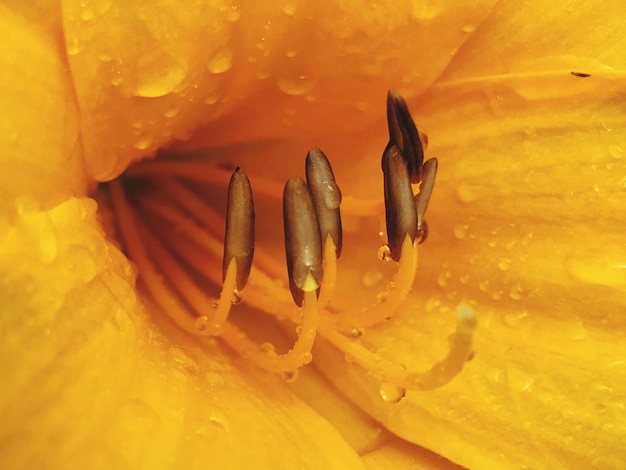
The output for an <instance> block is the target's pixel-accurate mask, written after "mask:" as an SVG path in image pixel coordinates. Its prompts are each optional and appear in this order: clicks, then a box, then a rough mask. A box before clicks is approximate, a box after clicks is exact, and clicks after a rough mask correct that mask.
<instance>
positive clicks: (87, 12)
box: [80, 7, 94, 21]
mask: <svg viewBox="0 0 626 470" xmlns="http://www.w3.org/2000/svg"><path fill="white" fill-rule="evenodd" d="M93 17H94V11H93V10H92V9H91V8H89V7H84V8H83V9H82V10H81V12H80V19H81V20H83V21H89V20H90V19H92V18H93Z"/></svg>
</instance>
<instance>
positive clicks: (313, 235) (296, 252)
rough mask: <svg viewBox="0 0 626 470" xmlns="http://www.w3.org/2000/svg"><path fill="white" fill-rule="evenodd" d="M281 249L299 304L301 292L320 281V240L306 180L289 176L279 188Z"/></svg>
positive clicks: (297, 303) (299, 303) (290, 284)
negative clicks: (281, 209) (283, 235)
mask: <svg viewBox="0 0 626 470" xmlns="http://www.w3.org/2000/svg"><path fill="white" fill-rule="evenodd" d="M283 217H284V223H285V253H286V255H287V269H288V271H289V287H290V289H291V295H292V296H293V300H294V302H295V303H296V305H298V306H301V305H302V302H303V300H304V296H303V292H309V291H315V290H317V288H318V287H319V286H320V284H321V282H322V277H323V276H324V270H323V267H322V240H321V238H320V229H319V224H318V222H317V215H316V213H315V207H314V206H313V201H312V199H311V194H310V193H309V188H308V187H307V185H306V183H305V182H304V181H303V180H301V179H300V178H291V179H289V180H288V181H287V183H286V184H285V190H284V192H283Z"/></svg>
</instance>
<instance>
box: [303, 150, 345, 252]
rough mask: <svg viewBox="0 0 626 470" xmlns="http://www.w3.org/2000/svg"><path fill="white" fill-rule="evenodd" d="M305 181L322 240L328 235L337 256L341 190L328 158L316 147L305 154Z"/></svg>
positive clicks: (338, 250) (339, 244)
mask: <svg viewBox="0 0 626 470" xmlns="http://www.w3.org/2000/svg"><path fill="white" fill-rule="evenodd" d="M305 168H306V181H307V185H308V186H309V191H310V192H311V198H312V200H313V205H314V206H315V212H316V213H317V220H318V222H319V225H320V235H321V238H322V242H325V241H326V238H327V237H328V235H330V236H331V237H332V239H333V242H334V244H335V250H336V255H337V258H339V256H340V255H341V239H342V233H341V212H340V209H339V206H340V204H341V190H340V189H339V186H337V183H336V182H335V175H334V174H333V169H332V167H331V166H330V162H329V161H328V158H327V157H326V155H325V154H324V152H322V151H321V150H320V149H318V148H315V147H314V148H312V149H311V150H309V153H308V154H307V156H306V164H305Z"/></svg>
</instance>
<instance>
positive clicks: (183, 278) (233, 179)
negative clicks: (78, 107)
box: [110, 91, 476, 403]
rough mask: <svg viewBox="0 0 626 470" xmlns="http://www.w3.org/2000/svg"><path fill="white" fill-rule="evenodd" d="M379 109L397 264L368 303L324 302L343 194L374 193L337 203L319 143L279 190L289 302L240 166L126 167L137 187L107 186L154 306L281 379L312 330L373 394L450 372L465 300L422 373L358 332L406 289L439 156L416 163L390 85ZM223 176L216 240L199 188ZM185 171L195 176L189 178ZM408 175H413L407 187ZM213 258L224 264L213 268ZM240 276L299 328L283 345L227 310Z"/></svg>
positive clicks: (357, 209)
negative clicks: (443, 345)
mask: <svg viewBox="0 0 626 470" xmlns="http://www.w3.org/2000/svg"><path fill="white" fill-rule="evenodd" d="M387 118H388V125H389V134H390V142H389V144H388V146H387V148H386V149H385V151H384V153H383V159H382V167H383V172H384V196H385V197H384V208H385V217H386V225H387V239H388V247H385V250H386V252H387V254H388V257H390V258H392V259H393V260H394V261H396V262H397V263H398V271H397V273H396V275H395V276H394V277H393V279H392V281H390V282H389V284H388V285H387V286H386V288H385V290H384V291H383V292H381V294H380V295H379V296H377V299H378V300H377V303H376V304H375V305H373V306H372V307H370V308H367V309H361V310H352V309H351V300H349V301H348V300H347V299H341V298H340V299H335V300H334V301H331V297H332V295H333V293H334V290H335V284H336V280H337V269H338V258H339V256H340V254H341V251H342V243H343V241H342V224H341V213H340V205H342V210H343V211H344V214H346V213H348V214H351V215H354V216H363V217H372V216H379V215H380V213H381V212H382V207H383V204H382V203H381V202H379V201H369V200H360V199H357V198H354V197H346V198H345V199H344V200H343V202H342V195H341V192H340V190H339V187H338V186H337V183H336V181H335V178H334V174H333V171H332V168H331V165H330V163H329V161H328V159H327V158H326V156H325V155H324V153H323V152H322V151H321V150H319V149H318V148H312V149H311V150H310V151H309V152H308V154H307V158H306V179H307V183H305V182H304V181H303V180H302V179H300V178H292V179H290V180H288V181H287V183H286V184H285V186H284V188H283V189H282V197H283V217H284V234H285V253H286V258H287V268H288V272H289V287H290V292H291V297H292V299H293V301H295V303H296V305H297V306H299V307H301V308H300V309H298V310H297V311H295V312H294V309H293V307H292V304H291V300H290V299H289V293H288V292H287V289H285V288H284V286H283V283H282V282H281V281H279V279H280V278H281V277H282V276H283V275H284V274H283V271H282V269H281V268H280V266H279V263H278V262H277V261H276V259H275V257H274V256H272V255H271V254H270V253H268V252H264V251H263V250H262V249H256V247H255V235H254V223H255V214H254V203H253V195H252V188H251V186H250V181H249V180H248V177H247V176H246V175H245V173H243V172H242V171H241V170H240V169H239V168H237V169H236V170H235V171H234V173H230V172H229V171H227V170H224V169H220V168H216V167H214V166H212V165H211V164H208V163H206V162H203V161H199V160H180V159H178V160H170V161H167V160H166V161H163V160H161V161H152V162H148V163H145V164H142V165H138V166H136V167H133V168H132V169H129V171H128V172H127V174H126V177H128V176H129V175H130V176H131V177H133V178H139V179H140V180H142V181H139V180H137V181H135V182H136V183H137V185H136V187H137V188H138V189H139V188H141V191H139V190H133V191H132V192H129V194H130V196H129V199H127V195H126V193H125V191H124V187H122V185H121V183H120V182H119V181H118V182H113V183H112V184H111V186H110V187H111V196H112V201H113V206H114V209H115V211H116V213H117V215H118V219H119V225H120V233H121V236H122V239H123V242H124V243H125V245H126V247H127V250H128V254H129V256H130V257H131V258H132V259H133V260H134V262H135V263H136V265H137V267H138V269H139V272H140V276H141V281H142V283H143V284H144V286H145V288H146V289H147V291H148V293H149V294H150V295H151V296H152V297H153V298H154V300H155V302H156V303H157V305H158V306H159V307H160V308H161V309H162V310H163V311H164V312H165V313H166V314H167V315H168V316H169V317H170V318H171V319H172V320H173V321H174V322H175V323H176V324H177V325H178V326H180V327H181V328H182V329H184V330H185V331H187V332H190V333H192V334H194V335H199V336H206V335H214V336H215V335H221V337H222V338H223V340H224V341H225V343H227V344H228V345H229V346H230V347H231V348H232V349H233V350H235V351H237V352H238V353H239V354H240V355H242V356H243V357H246V358H249V359H250V360H251V361H252V362H254V363H255V364H257V365H258V366H260V367H262V368H263V369H266V370H268V371H272V372H276V373H280V374H282V375H283V377H284V378H285V379H286V380H287V379H288V380H293V379H295V377H297V372H298V369H299V368H300V367H301V366H303V365H304V364H307V363H309V362H311V360H312V355H311V349H312V347H313V343H314V340H315V338H316V335H317V334H318V331H319V333H320V334H321V335H322V336H324V337H325V338H326V339H328V340H329V341H330V342H331V343H332V344H334V345H335V346H336V347H338V348H339V349H340V350H342V351H343V353H344V354H345V355H346V357H350V358H351V359H352V360H353V361H354V362H355V363H356V364H358V365H360V366H361V367H363V368H365V369H366V370H367V371H369V373H370V374H372V375H374V376H375V377H376V378H377V379H379V380H381V382H382V385H381V389H380V393H381V397H382V398H383V400H385V401H386V402H388V403H395V402H397V401H399V400H401V399H402V398H403V397H404V395H405V392H406V389H411V390H430V389H433V388H436V387H440V386H442V385H444V384H445V383H447V382H448V381H450V380H452V378H453V377H454V376H455V375H456V374H458V373H459V371H460V370H461V369H462V367H463V364H464V363H465V361H466V360H467V358H468V356H469V354H470V352H471V348H472V338H473V333H474V329H475V327H476V320H475V317H474V313H473V311H472V310H471V308H469V307H467V306H460V307H459V308H458V310H457V329H456V332H455V333H454V334H453V335H451V341H450V351H449V353H448V354H447V356H446V357H445V358H444V359H443V360H441V361H440V362H438V363H436V364H434V365H433V366H432V367H431V368H430V369H429V370H427V371H425V372H415V371H410V370H406V368H405V366H403V365H402V364H398V363H394V362H393V361H390V360H387V359H385V358H382V357H381V356H380V355H378V354H376V353H374V352H372V351H370V350H368V349H367V347H365V346H364V344H362V343H361V341H360V340H359V338H360V337H361V336H362V335H364V328H367V327H369V326H372V325H375V324H378V323H380V322H382V321H384V320H387V319H389V318H390V317H391V316H392V315H393V314H394V313H395V312H396V311H397V310H398V309H399V308H401V306H402V304H403V302H404V301H405V300H406V298H407V295H408V294H409V292H410V291H411V289H412V286H413V282H414V279H415V273H416V270H417V263H418V245H419V244H420V243H422V242H423V241H424V239H425V238H426V236H427V234H428V226H427V224H426V221H425V219H424V216H425V212H426V210H427V207H428V204H429V201H430V197H431V195H432V191H433V187H434V182H435V177H436V173H437V160H436V159H434V158H433V159H430V160H428V161H426V162H425V163H424V154H423V150H424V147H425V141H426V136H425V135H422V134H420V133H419V132H418V130H417V128H416V127H415V124H414V122H413V119H412V118H411V115H410V113H409V110H408V107H407V105H406V102H405V101H404V99H402V97H401V96H400V95H398V94H396V93H395V92H393V91H390V92H389V94H388V97H387ZM228 177H230V180H229V184H228V201H227V208H226V220H225V225H226V227H225V232H224V238H223V243H222V241H221V239H220V238H221V234H222V233H221V231H220V230H219V229H217V228H216V227H221V226H222V224H223V223H224V220H223V218H222V216H221V215H220V214H219V213H218V212H216V211H215V210H214V209H213V208H212V207H211V206H210V203H209V201H207V200H206V199H207V198H206V197H203V193H204V188H206V186H207V183H208V184H210V185H214V186H215V185H216V186H224V187H225V186H226V181H227V180H228ZM179 178H182V179H179ZM183 179H185V180H189V181H194V182H199V183H202V184H195V185H194V184H191V186H187V185H186V183H185V182H184V180H183ZM135 182H134V183H135ZM144 183H145V184H144ZM412 183H419V184H420V186H419V192H418V194H416V195H413V188H412ZM129 187H130V186H128V187H127V189H128V188H129ZM255 191H256V192H257V194H261V195H263V196H266V197H271V198H274V199H278V198H279V197H280V194H281V189H280V187H279V186H278V185H277V184H275V183H273V182H271V181H264V180H260V181H259V182H258V184H257V183H256V182H255ZM207 194H211V193H207ZM418 237H419V240H416V238H418ZM253 256H254V257H255V263H254V264H255V265H254V266H253V265H252V259H253ZM220 263H221V265H222V273H221V275H220V273H219V269H215V266H218V265H219V264H220ZM248 278H249V279H248ZM220 282H222V283H223V287H222V290H221V293H220V297H219V300H218V301H217V302H214V301H213V299H212V298H210V297H209V296H207V294H206V288H205V283H208V284H210V285H212V284H219V283H220ZM244 287H246V290H247V292H248V293H249V294H251V295H250V296H249V297H248V302H249V304H250V305H252V306H254V307H256V308H257V309H259V310H260V311H262V312H263V313H265V314H267V315H271V316H273V317H274V318H275V319H277V320H279V321H284V320H288V321H291V322H292V323H294V324H295V325H297V327H296V334H297V339H296V341H295V342H294V344H293V346H292V348H291V349H290V350H288V351H287V352H285V353H284V354H278V353H276V352H275V349H274V346H273V345H272V344H270V343H263V344H260V345H259V344H257V343H256V342H255V341H254V340H252V339H251V338H250V337H248V335H247V334H246V333H245V332H244V331H243V330H241V329H240V328H239V327H238V326H235V325H234V324H233V323H232V321H229V320H228V315H229V312H230V309H231V306H232V305H233V304H235V303H238V302H239V301H240V300H241V297H240V295H239V292H240V291H241V290H242V289H243V288H244ZM383 294H384V295H383ZM318 297H319V299H318ZM320 306H321V307H322V310H321V311H320V312H318V310H319V307H320Z"/></svg>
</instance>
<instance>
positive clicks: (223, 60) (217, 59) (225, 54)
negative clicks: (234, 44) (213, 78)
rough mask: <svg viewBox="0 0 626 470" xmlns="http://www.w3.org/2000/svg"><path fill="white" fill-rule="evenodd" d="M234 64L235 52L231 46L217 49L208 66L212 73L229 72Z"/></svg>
mask: <svg viewBox="0 0 626 470" xmlns="http://www.w3.org/2000/svg"><path fill="white" fill-rule="evenodd" d="M232 66H233V52H232V50H231V49H230V48H226V47H224V48H222V49H220V50H218V51H216V52H215V53H214V54H213V55H212V56H211V57H210V59H209V61H208V62H207V65H206V68H207V70H208V71H209V72H210V73H212V74H220V73H224V72H227V71H228V70H230V69H231V67H232Z"/></svg>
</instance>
